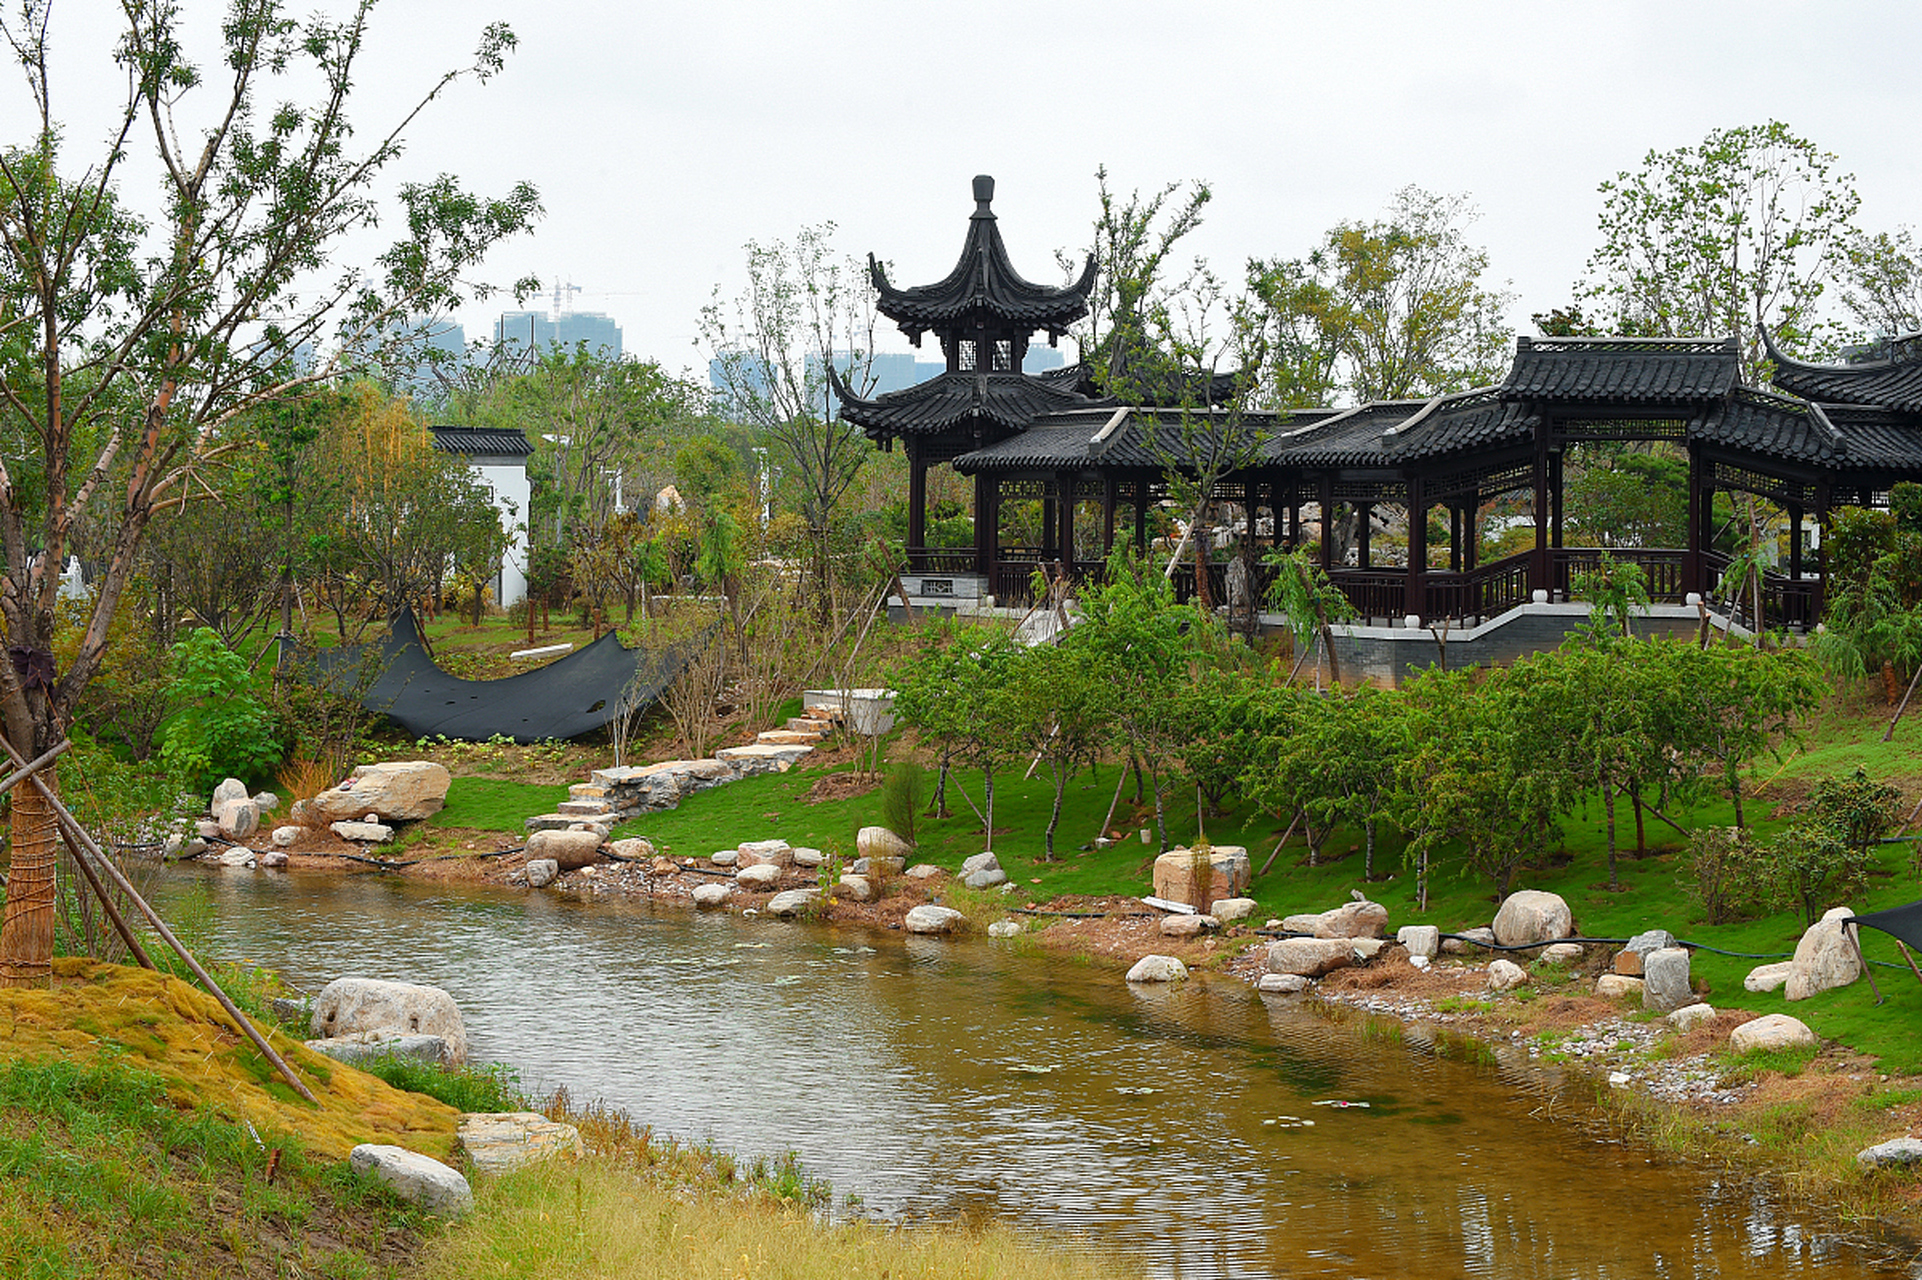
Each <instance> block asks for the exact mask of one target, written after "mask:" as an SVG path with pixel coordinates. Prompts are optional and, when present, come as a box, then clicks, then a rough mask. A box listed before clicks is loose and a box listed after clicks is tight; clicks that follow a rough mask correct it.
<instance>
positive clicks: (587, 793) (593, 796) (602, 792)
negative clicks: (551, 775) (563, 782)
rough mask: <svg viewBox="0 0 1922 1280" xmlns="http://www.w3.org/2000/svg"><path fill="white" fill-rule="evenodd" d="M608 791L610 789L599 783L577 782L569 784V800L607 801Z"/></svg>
mask: <svg viewBox="0 0 1922 1280" xmlns="http://www.w3.org/2000/svg"><path fill="white" fill-rule="evenodd" d="M607 791H608V789H607V788H606V787H603V786H601V785H600V784H599V783H595V782H575V783H571V784H569V786H568V788H567V798H568V799H569V800H605V799H607Z"/></svg>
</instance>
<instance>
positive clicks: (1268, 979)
mask: <svg viewBox="0 0 1922 1280" xmlns="http://www.w3.org/2000/svg"><path fill="white" fill-rule="evenodd" d="M1307 989H1308V979H1306V978H1304V977H1302V976H1301V975H1300V974H1298V973H1264V974H1262V975H1261V981H1259V982H1257V983H1255V990H1257V991H1261V992H1265V993H1267V994H1269V995H1284V996H1293V995H1299V994H1301V993H1302V992H1303V991H1306V990H1307Z"/></svg>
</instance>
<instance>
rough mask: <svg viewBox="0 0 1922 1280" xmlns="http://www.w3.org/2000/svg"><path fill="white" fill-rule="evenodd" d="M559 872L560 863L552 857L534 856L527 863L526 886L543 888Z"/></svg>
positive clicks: (551, 881)
mask: <svg viewBox="0 0 1922 1280" xmlns="http://www.w3.org/2000/svg"><path fill="white" fill-rule="evenodd" d="M560 873H561V864H560V863H558V862H556V861H554V860H553V859H552V858H536V859H534V860H533V861H532V862H530V863H528V864H527V887H528V888H530V889H545V888H546V887H547V886H548V885H550V884H552V883H554V877H555V876H557V875H559V874H560Z"/></svg>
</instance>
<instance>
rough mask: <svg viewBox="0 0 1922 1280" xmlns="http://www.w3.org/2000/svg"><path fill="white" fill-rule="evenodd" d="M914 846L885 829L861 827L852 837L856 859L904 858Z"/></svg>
mask: <svg viewBox="0 0 1922 1280" xmlns="http://www.w3.org/2000/svg"><path fill="white" fill-rule="evenodd" d="M913 852H914V846H913V845H912V844H910V843H909V842H908V841H906V840H904V839H902V838H901V837H900V836H897V835H895V834H894V832H892V831H890V830H888V829H887V828H886V827H862V828H861V829H860V830H859V831H858V832H856V833H855V836H854V856H855V857H857V858H904V859H905V858H906V857H908V856H909V855H910V854H912V853H913Z"/></svg>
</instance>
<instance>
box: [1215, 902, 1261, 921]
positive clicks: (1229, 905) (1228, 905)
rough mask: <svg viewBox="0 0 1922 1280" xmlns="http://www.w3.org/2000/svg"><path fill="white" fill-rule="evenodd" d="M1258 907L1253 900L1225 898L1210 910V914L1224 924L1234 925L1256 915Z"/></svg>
mask: <svg viewBox="0 0 1922 1280" xmlns="http://www.w3.org/2000/svg"><path fill="white" fill-rule="evenodd" d="M1258 905H1259V904H1258V903H1256V901H1255V900H1254V899H1253V898H1223V899H1222V900H1221V901H1220V902H1217V903H1215V904H1214V905H1213V906H1210V907H1209V908H1208V914H1209V915H1211V916H1213V917H1214V918H1215V919H1217V920H1219V921H1221V923H1223V924H1234V923H1236V922H1238V921H1242V920H1246V919H1247V918H1248V917H1249V916H1251V915H1253V914H1255V909H1256V907H1257V906H1258Z"/></svg>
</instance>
